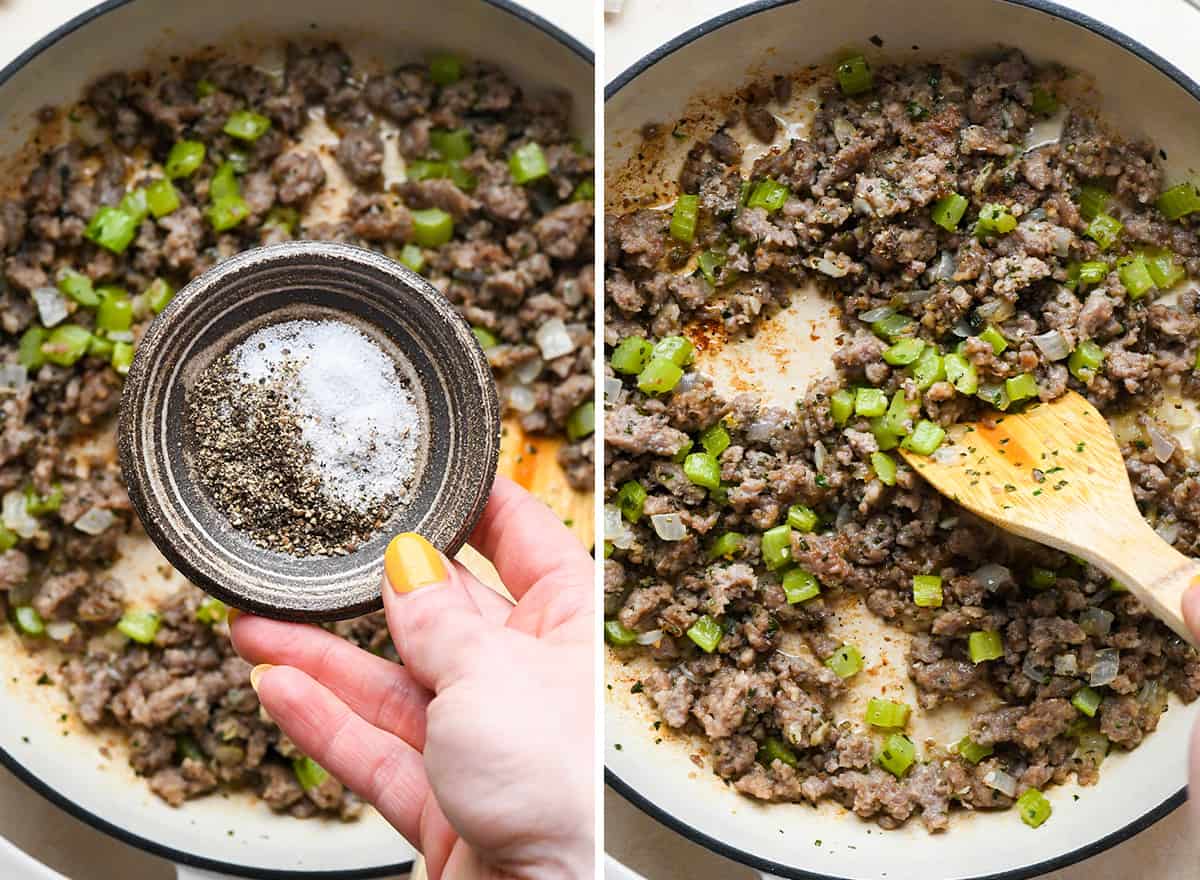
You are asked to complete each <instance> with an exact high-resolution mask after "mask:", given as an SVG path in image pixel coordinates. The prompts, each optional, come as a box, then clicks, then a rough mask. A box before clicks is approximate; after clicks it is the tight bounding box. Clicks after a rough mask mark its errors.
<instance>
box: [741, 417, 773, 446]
mask: <svg viewBox="0 0 1200 880" xmlns="http://www.w3.org/2000/svg"><path fill="white" fill-rule="evenodd" d="M777 427H779V426H778V425H776V424H775V422H774V421H772V420H771V419H755V420H754V421H752V422H751V423H750V424H749V425H747V426H746V439H747V440H749V441H750V442H751V443H766V442H767V441H768V440H770V439H771V437H772V435H774V433H775V429H776V428H777Z"/></svg>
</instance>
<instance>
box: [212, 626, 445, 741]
mask: <svg viewBox="0 0 1200 880" xmlns="http://www.w3.org/2000/svg"><path fill="white" fill-rule="evenodd" d="M230 632H231V633H232V635H233V646H234V648H236V649H237V652H238V654H239V655H241V657H242V659H243V660H245V661H247V662H248V663H253V664H255V665H257V664H260V663H270V664H272V665H274V666H294V667H296V668H297V669H301V670H303V671H304V672H306V673H308V675H310V676H312V677H313V678H315V679H316V680H317V681H319V682H320V683H321V684H323V685H324V686H325V687H327V688H329V689H330V690H331V691H333V692H334V694H336V695H337V697H338V699H340V700H342V701H344V702H345V703H346V705H348V706H349V707H350V708H351V709H352V710H353V711H354V712H355V714H357V715H359V716H360V717H362V718H363V719H364V720H366V721H367V722H368V723H369V724H372V725H374V726H375V727H378V728H380V729H381V730H386V731H388V732H389V733H394V734H396V736H398V737H400V738H402V739H403V740H404V741H405V742H407V743H409V744H410V745H412V746H413V748H415V749H418V750H420V749H423V748H424V747H425V708H426V706H428V705H429V700H430V699H431V698H432V694H430V693H429V691H427V690H426V689H425V688H423V687H421V686H420V685H419V684H417V683H416V682H415V681H414V680H413V677H412V674H411V673H409V671H408V670H407V669H405V668H404V667H403V666H401V665H400V664H398V663H393V662H391V661H390V660H385V659H383V658H382V657H376V656H375V655H374V654H370V653H368V652H367V651H364V650H362V649H361V648H358V647H355V646H354V645H352V644H350V643H349V642H347V641H346V640H345V639H341V638H339V637H338V636H335V635H334V634H333V633H331V632H328V631H326V630H323V629H321V628H320V627H316V626H307V625H305V624H300V623H285V622H283V621H281V620H269V619H268V618H265V617H256V616H254V615H250V614H238V615H237V617H236V618H235V619H234V621H233V623H232V624H231V626H230Z"/></svg>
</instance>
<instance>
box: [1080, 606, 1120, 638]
mask: <svg viewBox="0 0 1200 880" xmlns="http://www.w3.org/2000/svg"><path fill="white" fill-rule="evenodd" d="M1112 624H1113V613H1112V612H1111V611H1107V610H1105V609H1103V608H1088V609H1086V610H1084V612H1083V613H1082V614H1080V615H1079V625H1080V626H1081V627H1083V631H1084V632H1085V633H1087V634H1088V635H1089V636H1106V635H1108V634H1109V632H1110V631H1111V630H1112Z"/></svg>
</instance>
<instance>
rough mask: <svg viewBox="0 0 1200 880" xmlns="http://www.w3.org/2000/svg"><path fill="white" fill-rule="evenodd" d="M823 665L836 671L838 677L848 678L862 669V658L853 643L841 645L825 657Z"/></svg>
mask: <svg viewBox="0 0 1200 880" xmlns="http://www.w3.org/2000/svg"><path fill="white" fill-rule="evenodd" d="M825 665H826V666H828V667H829V668H830V669H832V670H833V671H834V672H836V673H837V674H838V676H839V677H841V678H849V677H850V676H852V675H856V674H857V673H859V672H861V671H862V668H863V658H862V654H861V653H860V652H859V650H858V648H856V647H854V646H853V645H842V646H841V647H840V648H838V649H837V650H836V651H834V652H833V653H832V654H830V655H829V657H827V658H826V660H825Z"/></svg>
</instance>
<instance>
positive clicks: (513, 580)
mask: <svg viewBox="0 0 1200 880" xmlns="http://www.w3.org/2000/svg"><path fill="white" fill-rule="evenodd" d="M470 544H471V546H472V547H474V548H475V549H476V550H478V551H479V552H480V553H482V554H483V555H484V556H486V557H487V558H488V559H490V560H491V562H492V564H493V565H494V566H496V571H497V572H499V574H500V579H501V580H502V581H504V585H505V586H506V587H508V590H509V592H510V593H512V595H513V598H514V599H516V600H517V601H518V602H520V601H521V597H522V596H524V595H525V594H526V593H528V592H529V591H530V590H531V589H533V587H535V586H537V585H538V583H539V582H542V581H546V580H549V579H558V578H562V579H564V581H566V580H570V581H574V580H575V579H577V578H578V576H579V572H580V571H581V570H582V571H585V572H587V573H588V574H585V575H584V577H590V572H591V567H592V557H591V556H590V555H589V554H588V552H587V550H585V549H584V547H583V544H581V543H579V539H578V538H576V537H575V533H574V532H572V531H571V530H570V529H568V528H567V527H566V526H565V525H563V523H562V521H561V520H559V518H558V517H557V516H555V514H554V511H552V510H551V509H550V508H549V507H547V506H546V505H545V504H543V503H542V502H541V501H539V500H538V499H537V498H535V497H534V496H533V495H531V494H529V493H528V492H526V491H525V490H524V489H522V488H521V487H520V486H518V485H517V484H516V483H514V482H513V481H512V480H509V479H507V478H505V477H500V476H497V477H496V483H495V485H494V486H493V487H492V495H491V497H490V498H489V499H488V503H487V507H485V508H484V510H483V516H482V517H480V519H479V523H478V524H477V525H476V526H475V531H474V532H472V533H471V540H470Z"/></svg>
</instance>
